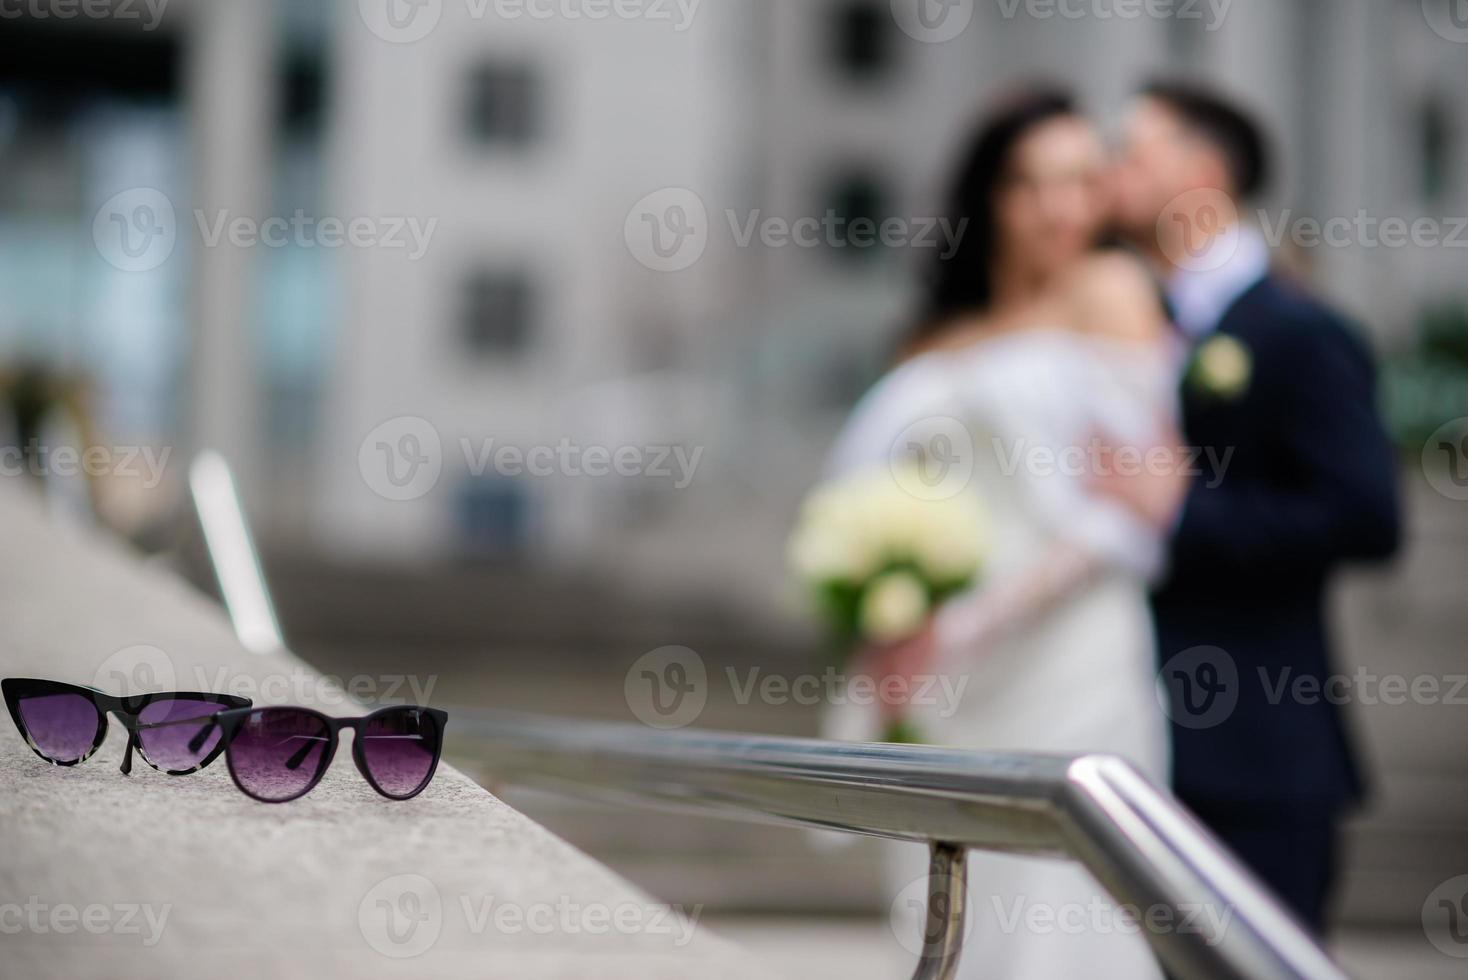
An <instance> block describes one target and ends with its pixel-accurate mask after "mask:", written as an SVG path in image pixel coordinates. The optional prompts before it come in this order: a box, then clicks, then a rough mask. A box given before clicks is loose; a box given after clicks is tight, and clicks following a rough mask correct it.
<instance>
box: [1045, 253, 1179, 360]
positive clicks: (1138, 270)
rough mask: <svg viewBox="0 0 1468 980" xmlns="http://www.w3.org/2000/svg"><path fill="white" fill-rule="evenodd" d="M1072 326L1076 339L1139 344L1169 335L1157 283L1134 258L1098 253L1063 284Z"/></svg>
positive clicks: (1118, 254)
mask: <svg viewBox="0 0 1468 980" xmlns="http://www.w3.org/2000/svg"><path fill="white" fill-rule="evenodd" d="M1061 290H1062V293H1063V295H1064V299H1065V306H1066V310H1067V315H1068V318H1069V320H1070V324H1069V326H1070V327H1071V329H1073V330H1075V331H1076V332H1078V333H1084V334H1090V335H1093V336H1100V337H1110V338H1113V339H1117V340H1128V341H1134V342H1138V343H1152V342H1157V341H1159V340H1161V339H1162V338H1163V337H1165V336H1166V335H1167V315H1166V312H1165V311H1164V310H1163V308H1162V295H1161V292H1160V289H1159V287H1158V284H1157V281H1156V280H1155V279H1154V278H1153V277H1152V275H1151V273H1150V272H1149V271H1148V270H1147V267H1146V266H1145V265H1144V264H1143V263H1142V261H1141V260H1140V259H1138V258H1137V257H1136V256H1133V255H1129V254H1127V253H1126V252H1119V251H1107V252H1097V253H1096V254H1094V255H1090V256H1087V257H1086V259H1085V260H1083V261H1082V262H1080V263H1079V264H1077V266H1076V268H1075V269H1073V270H1071V272H1069V273H1068V274H1067V275H1066V277H1065V279H1064V281H1063V282H1062V283H1061Z"/></svg>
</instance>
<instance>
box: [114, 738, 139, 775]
mask: <svg viewBox="0 0 1468 980" xmlns="http://www.w3.org/2000/svg"><path fill="white" fill-rule="evenodd" d="M137 740H138V736H137V735H136V734H135V733H133V732H128V733H127V751H126V752H124V753H123V754H122V765H121V766H119V767H118V771H120V772H121V773H122V774H123V775H124V776H131V775H132V773H133V745H134V744H136V743H137Z"/></svg>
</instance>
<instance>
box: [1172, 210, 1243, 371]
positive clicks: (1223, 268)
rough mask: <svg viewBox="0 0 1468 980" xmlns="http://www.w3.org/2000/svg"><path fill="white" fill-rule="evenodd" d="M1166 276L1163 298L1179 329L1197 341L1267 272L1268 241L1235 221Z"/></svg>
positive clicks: (1211, 329)
mask: <svg viewBox="0 0 1468 980" xmlns="http://www.w3.org/2000/svg"><path fill="white" fill-rule="evenodd" d="M1193 265H1194V268H1192V269H1177V270H1176V271H1174V272H1173V274H1172V276H1171V278H1169V279H1168V281H1167V285H1166V290H1167V299H1168V301H1169V302H1170V303H1171V304H1172V312H1173V316H1174V317H1175V318H1176V320H1177V325H1178V327H1179V328H1181V330H1182V332H1183V333H1184V334H1186V335H1187V336H1188V337H1189V338H1190V339H1191V340H1193V341H1195V342H1196V341H1198V340H1201V339H1203V338H1204V337H1206V336H1207V335H1208V334H1210V333H1212V332H1213V331H1214V330H1216V329H1218V324H1219V322H1220V321H1221V320H1222V319H1223V317H1224V314H1225V313H1227V312H1228V309H1229V307H1231V306H1233V305H1234V303H1235V302H1237V301H1238V299H1239V297H1240V296H1243V295H1244V293H1246V292H1248V291H1249V290H1250V289H1251V288H1253V286H1254V285H1255V284H1257V283H1258V282H1259V280H1261V279H1263V278H1264V277H1265V276H1266V275H1268V274H1269V245H1268V243H1267V242H1265V241H1264V236H1263V235H1261V234H1260V233H1259V232H1258V231H1257V230H1256V229H1254V228H1249V227H1246V226H1244V225H1237V226H1235V227H1234V228H1233V229H1231V230H1230V232H1228V233H1226V234H1223V235H1219V236H1218V237H1217V238H1215V239H1214V240H1213V242H1212V243H1211V244H1210V245H1209V246H1208V249H1207V250H1206V251H1204V252H1203V253H1202V254H1201V255H1199V256H1198V257H1197V258H1196V259H1195V260H1194V262H1193Z"/></svg>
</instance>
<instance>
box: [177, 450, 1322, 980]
mask: <svg viewBox="0 0 1468 980" xmlns="http://www.w3.org/2000/svg"><path fill="white" fill-rule="evenodd" d="M220 467H223V470H222V472H223V476H224V478H223V479H220V478H218V477H219V475H220V472H221V471H220ZM196 470H197V467H196ZM206 470H213V476H214V477H215V478H213V479H194V480H191V481H190V488H191V491H192V496H193V501H194V505H195V509H196V510H197V512H198V515H199V519H200V521H201V523H202V524H204V526H205V531H206V533H205V539H206V542H207V543H208V547H209V554H210V559H211V561H212V562H213V563H214V566H215V570H216V573H217V574H218V575H219V577H220V579H221V581H224V580H225V579H226V578H228V579H229V580H230V581H231V582H232V583H233V585H234V588H233V589H232V591H233V593H234V601H229V602H227V609H228V610H229V613H230V617H231V620H232V621H233V623H234V625H235V629H236V632H237V633H238V634H239V635H240V638H241V640H242V641H243V640H246V637H247V636H248V637H250V638H251V639H252V640H253V641H254V642H255V643H259V642H261V641H262V639H264V637H265V634H267V633H268V631H267V630H262V629H261V626H262V623H263V622H264V621H265V620H264V618H263V616H262V615H261V613H262V611H263V610H271V612H270V617H269V620H268V622H269V623H270V624H271V625H272V626H273V625H274V614H273V610H272V607H271V604H270V598H269V592H268V589H267V587H266V584H265V579H264V576H263V574H261V573H260V563H259V560H258V558H256V557H255V555H254V548H253V545H252V544H251V541H250V535H249V533H248V525H247V523H246V521H245V516H244V512H243V510H242V508H241V507H240V504H239V500H238V496H237V494H236V492H235V489H234V482H233V480H231V479H229V478H228V468H227V466H225V465H224V462H223V460H222V459H219V458H218V457H212V458H211V461H210V462H209V464H208V466H207V467H206ZM211 525H214V531H215V533H210V526H211ZM241 531H243V532H244V533H243V534H241V533H240V532H241ZM242 548H243V549H244V550H243V551H242V550H241V549H242ZM245 572H253V574H245ZM227 591H231V590H227ZM274 632H275V634H276V636H278V635H279V629H278V627H276V628H275V631H274ZM246 645H247V646H248V645H250V643H249V642H247V643H246ZM451 718H452V721H451V723H450V727H449V732H450V735H451V737H452V738H453V739H454V740H456V741H458V742H460V743H464V742H467V743H468V744H469V745H470V747H471V748H472V750H473V752H474V755H475V757H476V758H477V759H478V760H480V761H482V762H484V763H485V764H486V766H487V769H488V770H489V771H490V772H492V773H493V774H494V776H495V778H496V779H497V780H502V781H504V782H508V783H516V784H524V785H533V786H539V787H542V788H547V789H552V790H558V791H563V792H571V793H575V794H578V795H591V796H597V797H600V798H604V799H610V800H614V801H619V802H630V803H649V802H650V803H654V804H658V805H662V806H665V807H673V808H676V809H680V810H684V811H688V812H697V813H704V814H711V815H714V816H722V817H732V818H735V819H741V820H759V821H771V822H776V823H785V824H794V825H800V826H809V827H822V828H826V829H830V830H839V831H845V832H848V833H856V834H865V835H869V836H874V837H885V838H891V839H895V840H906V841H916V842H923V843H926V844H928V845H929V847H930V850H931V861H930V864H929V874H928V914H927V917H926V920H925V923H924V929H923V955H922V957H921V960H920V963H919V966H918V969H917V973H916V974H915V976H914V980H951V978H952V977H953V976H954V975H955V973H956V971H957V966H958V958H959V955H960V953H961V951H962V940H963V928H964V910H965V907H966V904H967V895H966V889H967V882H966V877H965V858H966V854H967V852H968V850H969V849H974V848H977V849H982V850H988V851H998V852H1005V853H1013V854H1024V855H1034V856H1050V857H1056V856H1063V857H1070V858H1073V859H1075V860H1077V861H1079V862H1080V863H1081V864H1082V865H1084V866H1085V867H1086V868H1087V869H1089V870H1090V871H1091V873H1092V874H1093V875H1095V877H1096V879H1097V880H1098V881H1099V882H1100V883H1101V884H1102V885H1103V886H1104V887H1105V888H1106V889H1107V891H1108V892H1109V893H1110V894H1111V896H1112V897H1113V898H1114V899H1116V900H1117V901H1118V902H1119V903H1120V904H1121V905H1122V906H1124V907H1129V908H1131V909H1134V910H1136V911H1137V912H1139V913H1140V915H1139V919H1140V921H1139V922H1138V927H1139V929H1140V931H1141V933H1142V935H1143V936H1144V937H1145V938H1146V940H1147V942H1148V943H1149V944H1150V945H1151V947H1152V950H1153V952H1154V953H1155V955H1156V956H1157V958H1158V959H1159V960H1160V961H1161V963H1162V964H1163V965H1164V966H1165V967H1166V969H1167V970H1168V971H1169V972H1170V973H1171V974H1173V975H1174V976H1177V977H1180V978H1186V980H1345V974H1344V973H1342V972H1341V970H1340V968H1339V967H1337V966H1336V965H1335V964H1334V963H1333V962H1332V961H1331V959H1330V958H1329V957H1328V956H1327V955H1326V954H1325V952H1324V951H1323V950H1322V949H1321V948H1320V947H1319V946H1318V945H1317V944H1316V942H1315V941H1314V940H1313V939H1312V938H1311V937H1310V935H1309V934H1308V933H1307V932H1306V931H1305V929H1304V928H1303V927H1301V926H1300V925H1299V924H1298V923H1297V922H1296V921H1295V919H1294V918H1293V917H1292V916H1291V915H1290V914H1289V913H1288V912H1286V911H1285V909H1284V907H1283V906H1281V905H1280V904H1279V902H1278V901H1277V900H1276V899H1275V898H1274V897H1273V896H1272V895H1271V894H1270V893H1269V892H1268V890H1267V889H1266V888H1265V887H1264V886H1263V885H1261V884H1260V883H1259V882H1258V881H1257V880H1256V879H1255V878H1254V877H1253V876H1252V875H1251V874H1250V873H1249V872H1248V871H1246V870H1245V869H1244V868H1243V867H1242V866H1241V865H1240V864H1239V863H1238V861H1237V860H1236V859H1235V858H1234V857H1233V856H1232V855H1230V854H1229V853H1228V851H1226V850H1225V849H1224V848H1223V846H1222V845H1220V844H1219V843H1218V842H1217V841H1216V840H1215V839H1214V838H1213V836H1212V835H1211V834H1210V833H1209V832H1208V831H1207V830H1206V829H1205V828H1204V827H1203V826H1202V825H1201V824H1199V823H1198V822H1197V821H1196V820H1195V819H1194V818H1193V817H1192V816H1191V815H1189V814H1188V813H1187V811H1186V810H1184V809H1183V808H1182V806H1181V805H1179V804H1178V803H1177V802H1176V801H1175V800H1174V799H1173V798H1172V797H1171V796H1170V795H1168V794H1167V793H1166V792H1165V791H1163V790H1161V789H1159V788H1158V787H1156V786H1155V785H1153V784H1152V783H1151V782H1150V781H1149V780H1148V779H1147V778H1146V777H1144V776H1143V775H1142V774H1141V773H1139V772H1138V771H1137V770H1136V769H1135V768H1133V767H1132V766H1131V765H1130V764H1129V763H1127V762H1125V761H1124V760H1122V759H1120V758H1117V757H1115V756H1109V755H1077V756H1053V755H1030V754H1018V753H986V752H969V751H961V750H957V749H947V748H938V747H934V746H899V745H875V744H850V743H839V742H821V741H815V740H811V739H792V738H771V737H763V736H754V735H740V734H725V733H718V732H704V731H691V730H684V731H676V732H665V731H654V730H651V729H647V728H641V727H638V726H633V725H605V724H593V723H588V722H580V721H572V720H566V719H557V718H549V717H545V716H537V715H524V714H516V713H509V712H481V711H475V710H473V709H468V710H463V709H461V710H454V711H453V712H452V713H451ZM1205 913H1211V916H1210V921H1213V922H1223V923H1226V926H1225V927H1224V928H1223V929H1222V931H1221V933H1219V934H1209V933H1205V932H1203V931H1201V930H1199V929H1197V928H1188V923H1189V922H1194V923H1196V921H1197V917H1198V916H1200V915H1202V914H1205Z"/></svg>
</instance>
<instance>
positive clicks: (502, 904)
mask: <svg viewBox="0 0 1468 980" xmlns="http://www.w3.org/2000/svg"><path fill="white" fill-rule="evenodd" d="M0 537H3V540H4V541H5V542H6V543H7V546H8V547H7V551H8V557H9V560H8V561H7V562H5V563H4V564H3V565H0V676H39V677H49V678H55V679H58V680H69V681H73V682H76V683H82V684H95V685H96V686H99V687H102V688H104V689H106V690H109V691H113V692H114V693H125V691H126V690H127V689H128V687H129V684H131V686H133V687H137V686H138V685H139V683H140V682H141V683H145V684H148V686H161V687H172V686H177V687H179V688H194V687H199V686H204V687H206V688H208V689H221V685H220V684H219V683H218V681H220V680H221V679H223V680H224V682H225V683H224V686H223V689H226V690H231V689H234V690H238V689H241V688H243V689H244V693H252V694H253V692H257V691H267V692H268V691H270V690H271V689H272V685H274V686H275V687H276V688H277V689H279V688H284V689H285V690H287V691H294V690H295V688H296V686H298V685H299V683H300V678H301V677H302V676H305V677H308V678H314V677H315V675H314V674H312V673H311V672H310V671H309V669H308V668H306V667H305V666H304V665H303V664H301V663H300V662H299V661H295V660H293V659H291V658H290V657H288V656H286V655H270V656H259V655H254V654H250V653H248V652H246V651H245V650H244V649H243V648H242V647H240V645H239V644H238V643H236V642H235V640H234V637H233V634H232V633H231V631H230V629H229V627H228V624H227V623H226V622H225V620H224V618H223V615H222V613H221V612H220V611H219V610H218V609H217V608H216V607H215V606H214V605H213V603H212V602H210V601H209V600H208V599H206V598H205V597H203V596H200V595H198V594H197V593H196V592H194V591H193V590H192V589H190V588H189V587H188V586H187V585H186V584H184V583H183V582H182V581H180V580H178V579H176V578H175V577H173V576H172V575H171V574H170V573H168V572H167V571H166V570H165V569H163V568H160V567H148V566H147V565H146V564H145V563H143V562H142V561H140V560H139V559H138V558H137V557H136V556H134V555H133V554H131V553H130V552H129V551H127V550H126V549H125V548H123V547H121V546H120V545H118V544H117V543H115V542H112V541H109V540H103V539H100V538H97V537H94V536H91V535H84V534H80V533H78V532H75V531H71V530H66V529H61V528H57V527H53V526H51V525H50V524H49V522H48V521H47V520H46V518H45V516H44V513H43V511H42V509H41V507H40V505H39V503H38V502H37V501H34V500H31V499H29V497H28V496H26V495H24V494H23V493H22V492H21V491H20V490H19V489H18V488H15V487H0ZM170 674H171V676H170ZM201 679H202V680H204V681H205V682H206V683H205V684H203V685H200V684H199V683H198V682H199V681H200V680H201ZM256 700H257V702H260V703H263V702H264V701H265V700H266V699H265V698H264V697H257V698H256ZM288 700H298V699H297V698H294V697H293V698H289V699H288ZM327 700H335V699H327ZM314 706H316V707H320V708H321V709H322V710H325V711H328V713H330V712H332V711H333V710H337V711H341V712H345V711H349V710H351V709H350V707H348V706H347V705H345V704H341V705H333V704H330V703H322V704H318V705H314ZM0 727H3V729H4V731H3V733H0V929H3V930H4V933H3V939H0V943H3V947H4V954H3V961H4V965H3V968H0V973H3V974H4V975H6V976H15V977H26V978H46V977H57V978H66V980H73V978H77V977H89V976H107V977H110V978H117V980H124V978H131V977H138V978H142V977H148V978H167V977H185V976H187V977H197V976H211V975H213V976H220V977H236V976H249V977H255V978H260V980H281V978H292V977H301V978H306V977H311V978H324V977H344V978H345V977H351V978H358V977H376V976H383V977H397V976H403V977H415V978H421V977H435V978H451V977H466V978H467V977H474V978H484V977H507V978H508V977H515V978H517V980H520V978H532V980H533V978H538V977H547V978H550V977H558V978H559V977H568V978H569V977H587V978H615V977H629V978H632V977H636V978H638V980H649V978H659V977H668V978H674V977H676V978H679V980H682V978H687V977H711V978H719V977H730V978H736V977H737V978H739V980H746V978H749V977H756V976H762V975H766V973H767V971H765V970H764V969H762V968H761V967H760V966H759V965H758V964H756V963H754V962H752V961H751V960H750V959H749V958H747V957H746V956H744V955H743V954H742V953H740V952H739V951H738V950H736V949H735V948H733V947H732V946H730V945H728V944H726V943H724V942H722V941H721V940H719V939H717V938H715V937H713V936H711V935H708V934H707V933H706V931H705V930H704V929H703V928H702V927H701V926H699V925H698V924H697V923H696V921H693V920H692V919H691V918H689V917H680V916H679V915H677V914H676V910H675V911H673V912H672V913H670V911H669V910H668V909H666V908H665V907H663V906H661V905H659V904H658V903H657V902H655V901H654V900H653V899H651V898H650V897H648V896H647V895H644V894H642V893H640V892H638V891H637V890H635V889H633V888H632V887H631V886H629V885H627V884H626V883H625V882H623V881H622V880H621V879H619V878H617V877H616V876H615V875H614V874H612V873H611V872H610V871H608V870H607V869H606V868H604V867H602V866H601V865H599V864H597V863H596V862H594V861H592V860H591V859H590V858H588V857H586V856H585V855H583V854H581V853H579V852H578V851H576V850H575V849H573V848H572V847H570V846H569V845H567V844H566V843H564V842H563V841H561V840H559V839H558V838H556V837H554V836H553V835H551V834H550V833H549V832H547V831H545V830H544V829H542V828H541V827H539V826H537V825H535V824H534V823H532V822H530V821H529V820H527V819H526V818H525V817H523V816H522V815H520V814H519V813H517V812H516V811H514V810H512V809H510V808H509V807H508V806H506V805H505V804H504V803H502V802H500V801H499V800H498V799H496V798H495V797H493V796H491V795H490V794H489V793H487V792H486V791H484V790H483V789H481V788H480V787H479V786H478V785H476V784H475V783H473V782H472V781H471V780H469V779H468V778H466V777H465V776H464V775H463V774H461V773H459V772H458V771H456V770H454V769H453V768H452V767H450V766H448V765H443V766H441V767H440V769H439V773H438V776H437V778H436V780H435V781H434V783H433V785H432V786H430V787H429V789H428V790H427V791H426V792H425V793H424V794H423V795H422V796H421V797H419V798H418V799H416V800H414V801H411V802H408V803H394V802H392V801H389V800H386V799H383V798H382V797H379V796H378V795H377V794H376V793H375V792H373V791H372V789H371V787H369V786H368V785H367V784H366V783H365V782H363V781H362V778H361V776H360V775H359V774H358V773H357V771H356V769H355V767H354V766H353V765H352V763H351V760H350V758H349V756H348V750H349V746H347V745H343V746H342V748H341V749H339V750H338V752H337V756H336V758H335V760H334V761H333V764H332V768H331V770H330V772H329V773H328V774H327V776H326V778H325V779H324V780H323V781H322V783H321V785H320V786H318V787H317V788H316V789H315V790H314V791H313V792H312V793H311V794H310V795H309V796H307V797H305V798H304V799H302V800H299V801H296V802H294V803H290V804H284V805H280V806H269V805H265V804H260V803H256V802H254V801H252V800H250V799H248V798H247V797H245V796H243V795H242V794H241V793H239V791H238V790H236V789H235V787H234V785H233V784H232V783H231V782H230V779H229V774H228V773H227V771H226V770H225V768H224V765H223V761H222V760H220V761H219V762H217V763H216V764H215V765H213V766H211V767H210V768H209V769H207V770H205V771H204V772H202V773H197V774H194V775H191V776H181V777H172V776H166V775H164V774H162V773H158V772H155V771H154V770H152V769H151V768H149V767H148V766H146V765H145V764H141V763H139V764H136V765H135V766H134V770H133V775H132V776H131V777H127V776H123V775H121V774H120V773H119V772H118V770H117V765H118V763H119V761H120V759H121V754H122V750H123V748H124V745H125V743H124V738H123V735H122V730H121V727H120V726H118V725H116V724H115V723H114V724H113V725H112V726H111V731H110V733H109V735H108V740H107V743H106V745H104V746H103V748H102V749H101V750H100V751H99V752H98V753H97V755H95V756H94V757H92V758H91V759H89V760H88V761H87V762H85V763H83V764H82V765H80V766H76V767H74V768H55V767H51V766H48V765H47V764H45V763H44V762H43V761H42V760H40V759H38V758H37V757H36V756H35V755H33V754H32V753H31V752H30V750H29V749H28V748H27V747H26V746H25V744H24V742H22V740H21V738H20V736H19V735H18V734H17V733H16V732H15V730H14V726H13V725H12V723H11V721H10V719H9V718H8V717H6V718H4V719H3V720H0ZM452 729H453V722H452V719H450V724H449V731H450V734H452ZM690 911H691V910H690Z"/></svg>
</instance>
